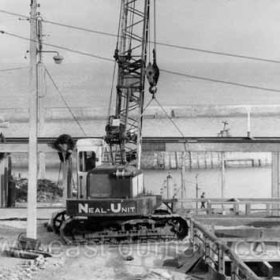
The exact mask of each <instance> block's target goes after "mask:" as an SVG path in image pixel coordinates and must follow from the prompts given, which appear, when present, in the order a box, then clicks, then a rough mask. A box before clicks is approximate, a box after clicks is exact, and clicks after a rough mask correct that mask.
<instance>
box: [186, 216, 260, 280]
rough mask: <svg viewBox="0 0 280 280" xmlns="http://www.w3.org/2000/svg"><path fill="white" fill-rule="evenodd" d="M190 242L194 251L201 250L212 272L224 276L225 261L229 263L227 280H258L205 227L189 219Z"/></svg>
mask: <svg viewBox="0 0 280 280" xmlns="http://www.w3.org/2000/svg"><path fill="white" fill-rule="evenodd" d="M190 229H191V234H190V236H191V241H192V243H193V248H194V250H202V253H203V256H204V260H205V262H206V263H207V264H208V266H209V268H210V269H211V270H212V271H215V272H217V273H219V274H221V275H225V273H226V272H225V259H227V260H229V261H230V262H231V267H230V272H229V275H228V277H227V279H231V280H259V279H261V278H260V277H258V276H257V275H256V274H255V273H254V272H253V271H252V270H251V269H250V268H249V267H248V266H247V265H246V264H245V263H244V262H243V261H242V260H241V259H240V258H239V257H238V256H237V255H236V254H235V253H234V252H233V251H232V250H231V249H230V248H229V247H228V246H227V245H226V244H225V243H224V242H222V241H220V240H219V239H218V238H217V237H216V236H215V235H214V234H213V233H212V232H210V231H209V230H208V229H207V228H206V227H205V226H203V225H201V224H200V223H199V222H197V221H195V220H194V219H190Z"/></svg>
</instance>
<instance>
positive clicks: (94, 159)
mask: <svg viewBox="0 0 280 280" xmlns="http://www.w3.org/2000/svg"><path fill="white" fill-rule="evenodd" d="M104 149H105V142H104V141H103V139H97V138H92V139H79V140H78V141H77V143H76V151H77V176H78V198H85V197H86V184H87V182H86V181H87V180H86V178H87V174H88V172H90V171H91V170H93V169H95V168H96V167H98V166H100V165H101V164H102V158H103V155H104Z"/></svg>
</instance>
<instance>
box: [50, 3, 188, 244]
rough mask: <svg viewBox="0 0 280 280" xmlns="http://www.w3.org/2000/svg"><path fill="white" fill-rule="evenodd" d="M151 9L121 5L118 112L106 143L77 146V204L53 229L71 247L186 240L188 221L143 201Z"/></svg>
mask: <svg viewBox="0 0 280 280" xmlns="http://www.w3.org/2000/svg"><path fill="white" fill-rule="evenodd" d="M150 2H151V0H121V12H120V21H119V32H118V40H117V46H116V50H115V53H114V58H115V61H116V64H117V68H118V74H117V79H116V80H117V84H116V94H115V111H114V114H109V116H108V122H107V125H106V128H105V132H106V135H105V137H104V141H103V140H100V139H99V140H97V139H81V140H78V141H77V161H78V164H77V165H78V182H79V188H78V192H77V197H76V198H69V199H67V202H66V211H65V212H63V213H59V214H57V215H55V217H54V219H53V222H52V223H53V225H54V229H55V231H57V232H59V233H60V234H61V237H62V239H63V240H64V241H65V242H66V243H68V244H73V243H90V242H95V243H118V242H122V241H128V240H129V241H132V242H133V241H135V240H139V241H148V240H151V239H153V240H171V239H177V238H179V239H182V238H184V237H185V236H186V235H187V233H188V225H187V223H186V221H185V220H184V219H183V218H182V217H180V216H179V215H177V214H174V213H172V210H171V209H170V207H169V208H168V207H167V206H166V205H169V204H168V202H166V201H163V200H162V198H161V196H159V195H151V194H149V195H148V194H145V191H144V187H143V173H142V171H141V169H140V163H141V162H140V161H141V144H142V120H143V111H144V96H145V81H146V78H147V80H148V83H149V92H150V94H152V96H153V95H154V94H156V85H157V80H158V77H159V69H158V67H157V61H156V51H155V49H154V50H153V56H152V62H148V61H147V60H148V56H149V53H148V52H149V44H150V43H151V42H150V41H151V40H150V10H151V3H150ZM154 25H155V24H154ZM148 94H149V93H148ZM110 103H111V102H110ZM85 147H86V148H85ZM106 147H107V148H106ZM105 158H107V160H105ZM163 205H164V207H162V206H163Z"/></svg>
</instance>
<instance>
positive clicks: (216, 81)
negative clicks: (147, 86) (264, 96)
mask: <svg viewBox="0 0 280 280" xmlns="http://www.w3.org/2000/svg"><path fill="white" fill-rule="evenodd" d="M160 71H161V72H165V73H168V74H172V75H176V76H182V77H185V78H190V79H195V80H203V81H207V82H212V83H219V84H225V85H231V86H238V87H243V88H250V89H257V90H263V91H270V92H277V93H280V90H279V89H273V88H266V87H260V86H254V85H248V84H242V83H236V82H230V81H223V80H218V79H212V78H207V77H201V76H194V75H189V74H186V73H180V72H176V71H170V70H166V69H161V70H160Z"/></svg>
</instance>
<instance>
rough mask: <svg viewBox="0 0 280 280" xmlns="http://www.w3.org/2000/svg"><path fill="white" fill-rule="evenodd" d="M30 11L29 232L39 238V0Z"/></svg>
mask: <svg viewBox="0 0 280 280" xmlns="http://www.w3.org/2000/svg"><path fill="white" fill-rule="evenodd" d="M30 7H31V12H30V50H29V53H30V96H29V162H28V192H27V193H28V195H27V203H28V204H27V232H26V235H27V237H29V238H33V239H36V238H37V171H38V170H37V168H38V167H37V166H38V145H37V136H38V77H37V74H38V71H37V40H38V38H37V0H31V5H30Z"/></svg>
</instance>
